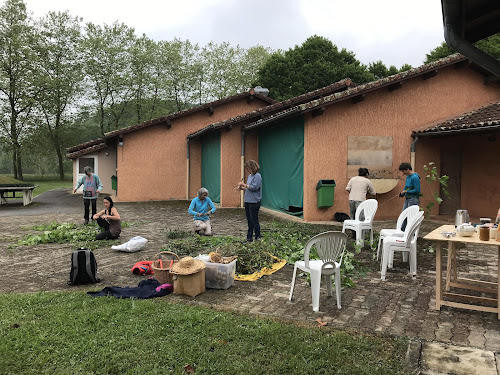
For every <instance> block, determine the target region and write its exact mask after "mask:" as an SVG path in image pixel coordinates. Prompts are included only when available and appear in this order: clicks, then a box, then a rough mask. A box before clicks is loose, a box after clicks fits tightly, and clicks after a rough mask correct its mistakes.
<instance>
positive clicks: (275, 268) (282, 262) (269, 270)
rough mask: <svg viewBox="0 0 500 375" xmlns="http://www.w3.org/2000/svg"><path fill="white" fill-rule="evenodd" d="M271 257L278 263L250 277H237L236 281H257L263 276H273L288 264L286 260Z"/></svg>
mask: <svg viewBox="0 0 500 375" xmlns="http://www.w3.org/2000/svg"><path fill="white" fill-rule="evenodd" d="M269 255H270V256H271V258H273V259H275V260H276V262H275V263H273V265H272V266H271V268H268V267H264V268H262V269H261V270H260V271H257V272H254V273H252V274H250V275H236V276H235V277H234V279H235V280H238V281H255V280H258V279H260V278H261V277H262V276H265V275H271V274H272V273H275V272H276V271H278V270H280V269H282V268H283V266H284V265H285V264H286V260H284V259H279V258H277V257H275V256H274V255H271V254H269Z"/></svg>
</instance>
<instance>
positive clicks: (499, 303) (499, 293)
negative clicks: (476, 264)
mask: <svg viewBox="0 0 500 375" xmlns="http://www.w3.org/2000/svg"><path fill="white" fill-rule="evenodd" d="M497 272H498V276H497V277H498V280H497V282H498V285H497V309H498V319H500V246H498V271H497Z"/></svg>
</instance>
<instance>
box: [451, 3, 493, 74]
mask: <svg viewBox="0 0 500 375" xmlns="http://www.w3.org/2000/svg"><path fill="white" fill-rule="evenodd" d="M442 6H443V15H445V16H444V20H443V22H444V39H445V40H446V43H448V45H449V46H450V47H451V48H453V49H454V50H455V51H457V52H460V53H461V54H462V55H464V56H466V57H467V58H468V59H470V60H471V61H473V62H475V63H476V64H478V65H479V66H482V67H483V68H484V69H486V70H488V71H490V72H491V73H493V74H495V75H496V76H497V77H500V63H499V62H498V60H496V59H494V58H493V57H492V56H490V55H488V54H487V53H485V52H483V51H481V50H480V49H478V48H476V47H474V46H473V45H472V44H471V43H469V42H468V41H467V40H465V39H464V38H463V37H462V36H461V34H462V33H461V32H460V21H461V7H460V2H457V1H456V0H443V1H442Z"/></svg>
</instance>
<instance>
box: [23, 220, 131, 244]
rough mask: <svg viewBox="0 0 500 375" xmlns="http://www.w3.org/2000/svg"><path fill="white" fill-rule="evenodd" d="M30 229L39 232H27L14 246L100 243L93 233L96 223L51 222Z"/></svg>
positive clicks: (95, 229) (95, 231) (96, 228)
mask: <svg viewBox="0 0 500 375" xmlns="http://www.w3.org/2000/svg"><path fill="white" fill-rule="evenodd" d="M124 225H125V226H129V225H130V224H127V223H122V227H123V226H124ZM30 229H33V230H35V231H38V232H41V233H37V234H28V235H27V236H25V237H24V238H23V239H21V240H19V241H18V242H17V244H16V246H32V245H38V244H45V243H60V244H62V243H71V244H74V245H76V246H77V247H85V248H87V249H96V248H98V247H99V245H100V244H101V242H99V241H95V235H96V233H97V231H98V226H97V224H93V225H77V224H75V223H57V222H52V223H49V224H40V225H36V226H34V227H32V228H30ZM115 242H116V241H115ZM109 244H110V243H109V242H107V243H106V245H109ZM113 244H114V242H113Z"/></svg>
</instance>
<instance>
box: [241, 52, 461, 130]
mask: <svg viewBox="0 0 500 375" xmlns="http://www.w3.org/2000/svg"><path fill="white" fill-rule="evenodd" d="M462 61H467V58H466V57H464V56H462V55H460V54H458V53H457V54H454V55H451V56H448V57H445V58H443V59H440V60H438V61H435V62H432V63H429V64H426V65H422V66H420V67H418V68H413V69H410V70H407V71H405V72H401V73H397V74H394V75H392V76H389V77H386V78H381V79H379V80H377V81H372V82H368V83H365V84H363V85H359V86H356V87H352V88H349V89H348V90H346V91H341V92H337V93H334V94H331V95H328V96H324V97H321V98H319V99H315V100H312V101H309V102H307V103H304V104H299V105H297V106H296V107H295V108H294V109H293V110H288V113H289V114H293V113H297V112H309V111H313V110H315V109H319V108H322V107H326V106H328V105H331V104H335V103H338V102H341V101H343V100H346V99H351V98H354V97H356V96H358V95H363V94H365V93H368V92H370V91H375V90H378V89H381V88H384V87H390V86H391V85H395V84H398V83H400V82H402V81H405V80H408V79H411V78H414V77H417V76H422V75H423V76H425V74H433V73H434V72H435V71H436V70H438V69H441V68H444V67H446V66H449V65H453V64H457V63H459V62H462ZM283 117H286V116H283V114H282V113H276V114H275V115H273V116H270V117H267V118H264V119H260V120H258V121H255V122H253V123H251V124H248V125H246V126H245V129H250V128H254V127H257V126H261V125H264V124H266V123H269V122H273V121H274V120H276V119H278V118H283Z"/></svg>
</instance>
